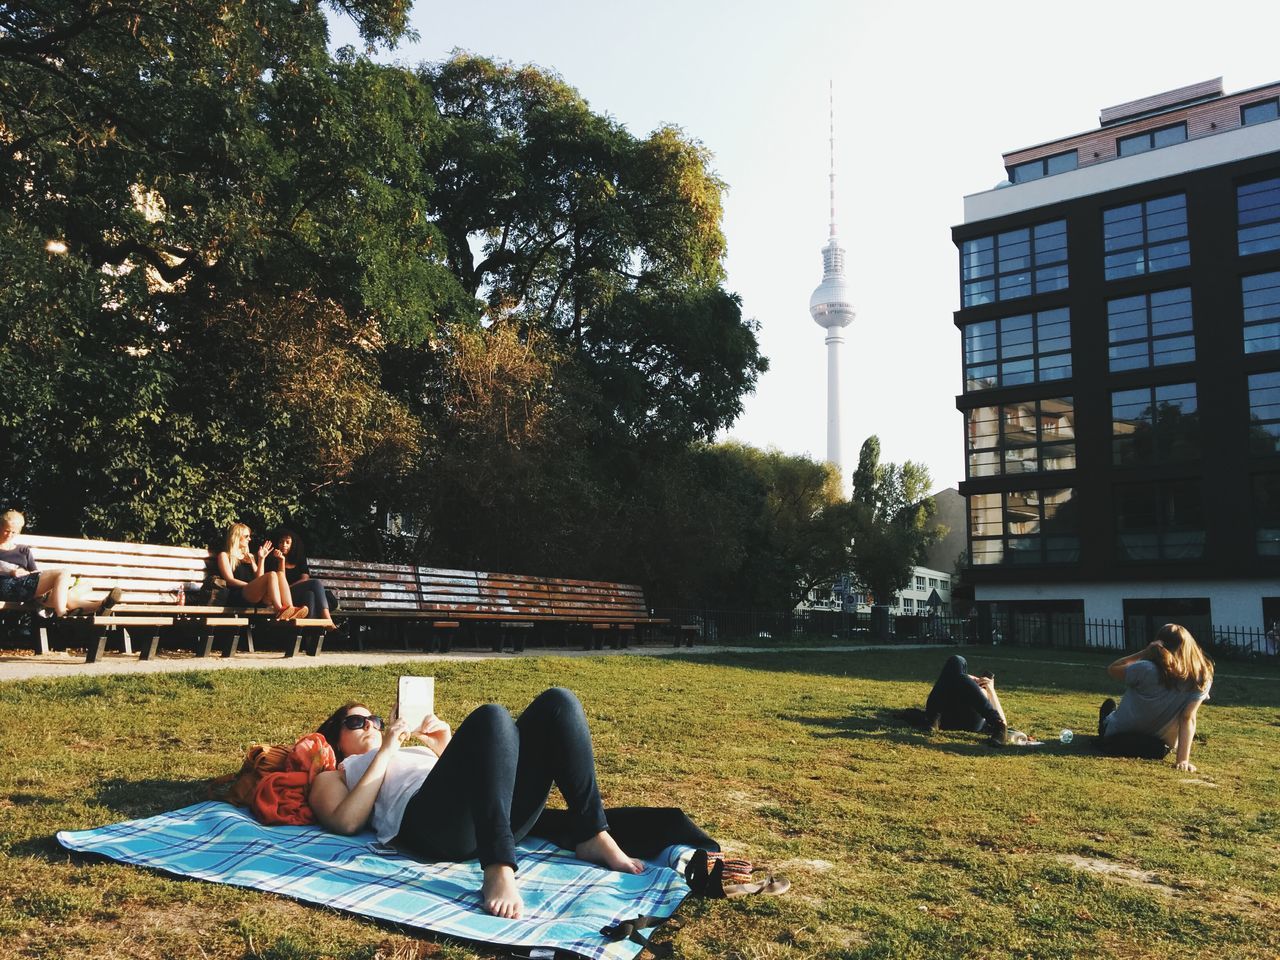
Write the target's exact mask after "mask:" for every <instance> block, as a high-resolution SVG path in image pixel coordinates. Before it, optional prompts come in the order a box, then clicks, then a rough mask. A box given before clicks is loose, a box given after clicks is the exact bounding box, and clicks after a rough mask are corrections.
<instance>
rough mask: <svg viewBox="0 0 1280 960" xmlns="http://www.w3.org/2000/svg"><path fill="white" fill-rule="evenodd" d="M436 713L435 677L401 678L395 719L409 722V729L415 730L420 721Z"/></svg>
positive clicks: (420, 724) (418, 726)
mask: <svg viewBox="0 0 1280 960" xmlns="http://www.w3.org/2000/svg"><path fill="white" fill-rule="evenodd" d="M435 712H436V678H435V677H401V678H400V685H399V689H398V691H397V695H396V717H397V718H399V719H401V720H408V721H409V729H411V730H417V729H419V728H420V727H421V726H422V721H423V720H425V719H426V718H427V717H428V716H429V715H430V714H433V713H435Z"/></svg>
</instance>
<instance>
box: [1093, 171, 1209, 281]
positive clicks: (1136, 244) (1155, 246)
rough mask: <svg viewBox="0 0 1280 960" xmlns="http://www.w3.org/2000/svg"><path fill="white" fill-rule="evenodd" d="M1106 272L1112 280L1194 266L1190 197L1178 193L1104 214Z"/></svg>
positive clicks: (1103, 242) (1103, 237)
mask: <svg viewBox="0 0 1280 960" xmlns="http://www.w3.org/2000/svg"><path fill="white" fill-rule="evenodd" d="M1102 244H1103V273H1104V275H1105V276H1106V278H1107V279H1108V280H1117V279H1119V278H1121V277H1137V276H1142V275H1143V274H1147V273H1158V272H1159V271H1161V270H1173V269H1176V268H1178V267H1185V266H1188V265H1189V264H1190V263H1191V246H1190V244H1189V243H1188V241H1187V195H1186V194H1185V193H1176V194H1174V195H1173V196H1169V197H1158V198H1157V199H1155V200H1147V201H1146V202H1145V203H1130V204H1126V205H1125V206H1123V207H1112V208H1111V209H1110V210H1104V211H1103V212H1102Z"/></svg>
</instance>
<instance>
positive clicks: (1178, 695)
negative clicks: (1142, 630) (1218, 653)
mask: <svg viewBox="0 0 1280 960" xmlns="http://www.w3.org/2000/svg"><path fill="white" fill-rule="evenodd" d="M1107 673H1109V674H1110V675H1111V676H1112V677H1114V678H1115V679H1117V680H1123V681H1124V683H1125V685H1126V686H1127V687H1128V689H1127V690H1126V691H1125V693H1124V696H1123V697H1122V698H1121V699H1120V704H1119V705H1118V706H1117V705H1116V702H1115V701H1114V700H1112V699H1111V698H1109V697H1108V698H1107V700H1105V701H1104V702H1103V704H1102V707H1101V708H1100V710H1099V711H1098V736H1100V737H1102V738H1103V740H1104V741H1105V740H1106V739H1107V738H1109V737H1118V736H1121V735H1124V734H1145V735H1148V736H1155V737H1158V738H1160V739H1161V740H1163V741H1164V743H1165V746H1167V747H1172V748H1176V750H1177V754H1176V757H1177V768H1178V769H1179V770H1185V771H1187V772H1188V773H1194V772H1195V769H1196V768H1195V765H1194V764H1192V762H1191V741H1192V740H1193V739H1195V735H1196V712H1197V711H1198V710H1199V709H1200V704H1202V703H1204V701H1206V700H1208V699H1209V688H1210V687H1211V686H1213V661H1212V660H1210V659H1209V658H1208V657H1206V656H1205V655H1204V651H1203V650H1201V649H1200V645H1199V644H1198V643H1196V639H1195V637H1193V636H1192V635H1191V631H1190V630H1188V629H1187V628H1186V627H1183V626H1179V625H1178V624H1176V623H1166V624H1165V625H1164V626H1163V627H1161V628H1160V629H1159V630H1158V631H1156V638H1155V639H1154V640H1152V641H1151V642H1150V643H1149V644H1147V645H1146V647H1144V648H1143V649H1141V650H1139V651H1138V652H1137V653H1131V654H1129V655H1128V656H1126V657H1121V658H1120V659H1119V660H1117V661H1115V662H1114V663H1113V664H1111V665H1110V666H1109V667H1107Z"/></svg>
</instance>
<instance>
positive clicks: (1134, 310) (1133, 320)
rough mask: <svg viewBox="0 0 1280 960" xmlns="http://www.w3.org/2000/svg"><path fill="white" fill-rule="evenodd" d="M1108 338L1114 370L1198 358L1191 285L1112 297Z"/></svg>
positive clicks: (1134, 368) (1163, 364)
mask: <svg viewBox="0 0 1280 960" xmlns="http://www.w3.org/2000/svg"><path fill="white" fill-rule="evenodd" d="M1107 339H1108V344H1109V345H1108V347H1107V357H1108V360H1109V363H1110V366H1111V372H1112V373H1115V372H1116V371H1117V370H1141V369H1143V368H1145V367H1163V366H1167V365H1168V364H1171V363H1190V362H1191V361H1193V360H1195V358H1196V343H1195V337H1193V336H1192V333H1191V288H1190V287H1180V288H1178V289H1177V290H1161V291H1159V292H1158V293H1143V294H1139V295H1138V296H1136V297H1121V298H1120V299H1118V300H1108V301H1107Z"/></svg>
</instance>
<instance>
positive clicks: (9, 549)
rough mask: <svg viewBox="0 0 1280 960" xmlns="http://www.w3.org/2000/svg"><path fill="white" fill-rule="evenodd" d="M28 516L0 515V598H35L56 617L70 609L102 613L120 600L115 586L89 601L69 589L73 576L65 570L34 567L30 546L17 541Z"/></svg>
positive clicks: (13, 512)
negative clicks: (101, 596) (108, 591)
mask: <svg viewBox="0 0 1280 960" xmlns="http://www.w3.org/2000/svg"><path fill="white" fill-rule="evenodd" d="M26 522H27V519H26V517H24V516H23V515H22V514H21V513H19V512H18V511H17V510H6V511H5V512H4V513H3V514H0V600H3V601H6V602H11V603H29V602H30V601H32V600H37V601H38V602H39V603H40V605H41V606H45V607H48V608H49V609H51V610H52V611H53V615H54V616H55V617H64V616H66V615H67V613H68V612H69V611H71V610H94V611H97V612H99V613H105V612H106V611H108V610H110V609H111V608H112V607H113V606H115V604H116V603H118V602H119V600H120V596H121V593H120V588H119V587H116V588H115V589H114V590H112V591H111V592H110V593H108V594H107V595H106V597H105V598H104V599H102V600H91V599H89V596H88V595H87V593H86V592H85V591H84V590H83V587H84V584H83V583H81V584H78V585H77V586H78V587H80V588H81V589H78V590H76V591H75V592H74V593H73V592H72V589H71V587H72V577H71V574H70V573H68V572H67V571H66V570H37V569H36V559H35V557H34V556H32V554H31V548H30V547H28V546H27V545H25V544H19V543H18V535H19V534H20V533H22V528H23V527H24V526H25V525H26Z"/></svg>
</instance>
